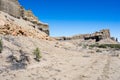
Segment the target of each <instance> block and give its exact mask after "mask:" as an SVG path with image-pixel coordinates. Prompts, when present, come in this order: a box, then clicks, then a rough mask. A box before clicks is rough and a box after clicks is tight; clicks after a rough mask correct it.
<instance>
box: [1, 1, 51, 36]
mask: <svg viewBox="0 0 120 80" xmlns="http://www.w3.org/2000/svg"><path fill="white" fill-rule="evenodd" d="M0 11H3V12H5V13H8V14H9V15H11V16H14V17H15V18H18V19H20V18H22V19H24V20H26V21H30V22H31V23H33V24H34V26H33V27H35V28H38V29H39V30H41V31H43V32H45V33H46V34H48V35H49V27H48V24H46V23H42V22H40V21H39V20H38V18H37V17H35V16H34V14H33V13H32V11H30V10H25V9H24V8H23V7H22V6H21V5H20V4H19V2H18V0H0Z"/></svg>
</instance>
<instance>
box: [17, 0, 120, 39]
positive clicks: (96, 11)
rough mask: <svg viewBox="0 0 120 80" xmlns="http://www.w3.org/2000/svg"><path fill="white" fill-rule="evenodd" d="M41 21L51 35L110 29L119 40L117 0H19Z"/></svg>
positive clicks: (119, 4) (119, 14) (118, 3)
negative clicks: (47, 27) (46, 25)
mask: <svg viewBox="0 0 120 80" xmlns="http://www.w3.org/2000/svg"><path fill="white" fill-rule="evenodd" d="M19 2H20V4H21V5H22V6H24V7H25V9H30V10H32V11H33V13H34V14H35V15H36V16H37V17H38V18H39V20H40V21H42V22H45V23H48V24H49V27H50V35H51V36H71V35H74V34H84V33H92V32H94V31H98V30H100V29H106V28H109V29H110V31H111V36H114V37H118V38H119V39H120V31H119V30H120V0H29V1H28V0H19Z"/></svg>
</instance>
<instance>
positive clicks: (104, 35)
mask: <svg viewBox="0 0 120 80" xmlns="http://www.w3.org/2000/svg"><path fill="white" fill-rule="evenodd" d="M107 38H111V37H110V31H109V29H103V30H100V31H99V32H95V33H92V34H81V35H75V36H72V37H59V38H57V39H58V40H76V39H84V40H89V39H95V40H96V42H97V41H100V40H101V39H107Z"/></svg>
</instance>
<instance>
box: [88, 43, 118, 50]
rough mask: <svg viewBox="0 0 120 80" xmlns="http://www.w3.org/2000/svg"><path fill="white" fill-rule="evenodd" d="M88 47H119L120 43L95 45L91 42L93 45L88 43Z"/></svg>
mask: <svg viewBox="0 0 120 80" xmlns="http://www.w3.org/2000/svg"><path fill="white" fill-rule="evenodd" d="M89 47H98V48H115V49H120V44H97V45H96V44H93V45H90V46H89Z"/></svg>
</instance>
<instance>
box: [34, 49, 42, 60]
mask: <svg viewBox="0 0 120 80" xmlns="http://www.w3.org/2000/svg"><path fill="white" fill-rule="evenodd" d="M33 54H34V55H35V60H36V61H38V62H39V61H40V58H42V56H41V52H40V49H39V48H36V49H35V50H34V52H33Z"/></svg>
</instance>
